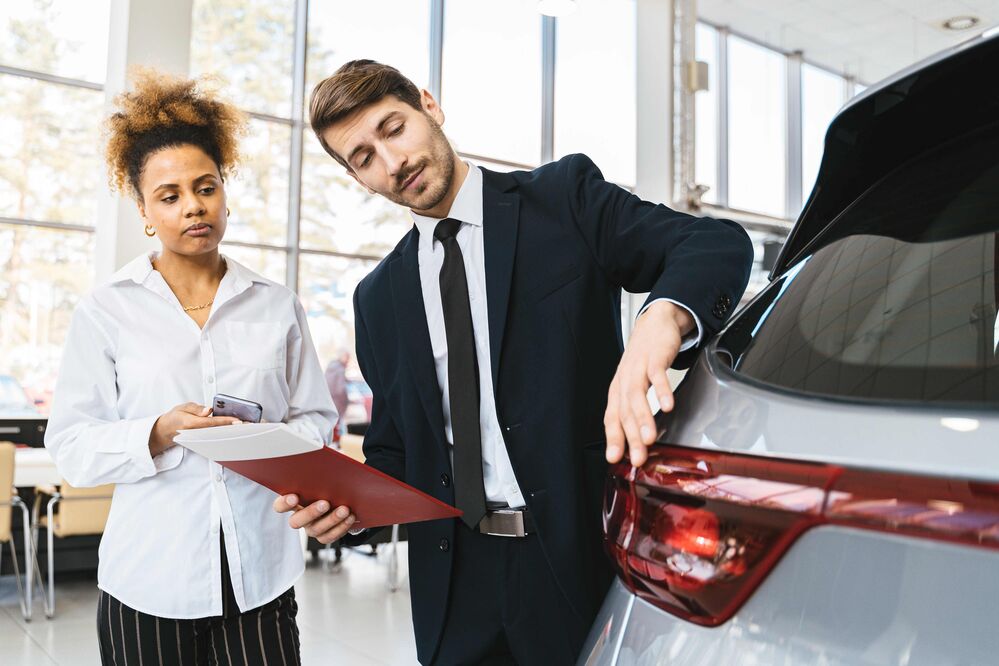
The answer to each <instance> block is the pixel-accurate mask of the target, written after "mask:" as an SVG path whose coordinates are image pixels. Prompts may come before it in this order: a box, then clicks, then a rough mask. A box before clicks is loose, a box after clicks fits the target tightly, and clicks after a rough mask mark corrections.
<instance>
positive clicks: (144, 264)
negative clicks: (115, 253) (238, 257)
mask: <svg viewBox="0 0 999 666" xmlns="http://www.w3.org/2000/svg"><path fill="white" fill-rule="evenodd" d="M157 255H158V253H157V252H150V253H148V254H143V255H140V256H138V257H136V258H135V259H133V260H132V261H130V262H128V263H127V264H125V265H124V266H122V268H121V269H120V270H119V271H118V272H117V273H115V274H114V275H113V276H112V278H111V284H120V283H122V282H128V281H129V280H131V281H132V282H134V283H136V284H145V283H146V280H148V279H149V276H150V275H152V273H153V259H155V258H156V256H157ZM222 258H223V259H225V265H226V271H225V273H226V274H225V275H224V276H223V277H222V281H223V282H231V283H232V291H233V293H237V294H238V293H239V292H242V291H244V290H246V289H249V288H250V286H251V285H252V284H253V283H254V282H260V283H266V282H267V281H266V280H265V279H264V278H262V277H260V276H259V275H257V274H256V273H254V272H253V271H251V270H249V269H247V268H246V267H245V266H243V265H242V264H240V263H238V262H236V261H234V260H232V259H230V258H229V257H227V256H225V255H224V254H223V255H222ZM219 287H220V288H221V287H222V285H221V284H220V285H219Z"/></svg>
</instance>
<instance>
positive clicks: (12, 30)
mask: <svg viewBox="0 0 999 666" xmlns="http://www.w3.org/2000/svg"><path fill="white" fill-rule="evenodd" d="M109 12H110V0H94V1H93V2H88V3H79V2H73V1H71V0H26V1H25V2H19V3H15V2H6V3H0V30H2V31H3V37H4V38H3V39H0V243H2V244H0V375H10V376H13V377H14V378H15V379H17V381H19V382H20V383H21V384H22V385H23V386H24V388H25V390H26V392H27V395H28V396H29V397H28V402H30V403H33V402H34V400H35V398H36V397H37V398H38V400H39V405H37V407H38V408H39V409H41V410H42V411H43V412H44V411H45V409H46V405H45V400H46V399H47V396H48V395H49V394H50V393H51V389H52V387H53V385H54V379H55V374H56V372H57V370H58V362H59V357H60V354H61V348H62V344H63V341H64V338H65V333H66V326H67V323H68V321H69V315H70V314H71V312H72V310H73V308H74V307H75V305H76V303H77V302H78V301H79V299H80V297H81V296H82V295H83V294H85V293H87V292H88V291H89V290H90V289H91V288H92V279H91V276H92V275H93V274H94V265H95V263H94V262H95V257H94V236H95V234H94V228H95V224H96V216H97V202H98V199H99V197H100V196H101V195H102V193H103V192H104V191H106V190H105V188H106V187H107V177H106V173H105V167H104V162H103V145H102V136H101V127H100V123H99V122H96V121H95V119H101V118H102V117H103V113H104V90H103V86H104V76H105V70H106V68H107V51H108V33H109V22H110V15H109ZM546 20H548V21H554V28H555V30H549V31H546V30H543V26H545V21H546ZM634 22H635V2H634V0H582V1H581V2H580V3H579V8H578V11H577V12H576V13H575V14H573V15H571V16H569V17H566V18H563V19H544V18H543V17H542V16H541V14H539V13H538V11H537V3H536V2H535V0H508V1H506V0H505V1H504V2H493V3H483V2H479V1H478V0H449V1H448V2H446V3H440V2H431V0H371V1H370V2H364V3H346V2H319V1H318V0H315V1H313V2H308V0H273V1H272V0H194V3H193V9H192V23H191V31H192V37H191V44H190V58H191V60H190V62H191V74H192V76H209V77H211V78H212V79H214V81H215V82H216V85H217V86H218V87H219V89H220V90H222V91H223V95H224V96H226V97H228V98H229V99H231V100H232V101H233V102H234V103H235V104H237V105H238V106H239V107H240V108H241V109H243V110H244V111H246V112H247V113H248V114H249V115H250V117H251V121H250V122H251V127H250V132H249V135H248V136H247V138H246V140H245V141H244V142H243V144H242V153H243V158H244V161H243V164H242V165H241V167H240V168H239V170H238V172H237V174H235V176H234V177H233V178H232V180H231V182H229V183H228V184H227V185H228V194H229V207H230V209H231V217H230V226H229V231H228V233H227V237H226V242H225V244H224V247H223V251H224V252H225V253H227V254H228V255H230V256H232V257H233V258H234V259H235V260H237V261H239V262H241V263H243V264H245V265H247V266H248V267H250V268H251V269H252V270H255V271H257V272H259V273H261V274H263V275H264V276H266V277H268V278H271V279H273V280H276V281H279V282H281V283H284V284H288V285H289V286H291V287H293V288H295V289H296V290H297V291H298V293H299V294H300V296H301V298H302V301H303V303H304V304H305V306H306V309H307V312H308V315H309V321H310V325H311V326H312V331H313V334H314V337H315V339H316V343H317V348H318V351H319V356H320V362H321V363H323V364H324V365H325V364H327V363H328V362H329V361H330V360H332V359H333V358H334V357H335V356H337V355H338V353H339V352H340V350H344V349H345V350H348V351H350V350H352V349H353V344H354V340H353V323H352V318H353V313H352V305H351V296H352V294H353V291H354V289H355V287H356V285H357V283H358V281H359V280H360V279H361V278H362V277H363V276H364V275H365V274H366V273H367V272H369V271H370V270H371V269H372V268H373V267H374V266H375V265H376V263H377V262H378V261H379V260H380V259H381V258H382V257H384V256H385V255H386V254H387V253H388V252H390V251H391V249H392V248H393V247H394V246H395V245H396V243H397V242H398V241H399V239H400V238H401V237H402V236H403V235H404V234H405V233H406V232H407V231H408V230H409V229H410V227H411V225H412V222H411V218H410V216H409V213H408V211H406V210H405V209H402V208H399V207H397V206H395V205H394V204H391V203H388V202H387V201H385V200H384V199H382V198H379V197H372V196H370V195H368V194H367V192H365V191H364V190H363V189H362V188H361V187H359V186H358V185H357V184H356V183H355V182H354V180H353V179H352V178H350V177H349V176H348V175H347V174H346V173H345V171H344V170H343V169H342V168H341V167H340V166H339V165H338V164H337V163H336V162H334V161H333V160H332V159H331V158H330V157H329V156H327V155H326V154H325V153H324V152H323V150H322V148H321V147H320V146H319V144H318V141H317V140H316V138H315V136H314V135H313V133H312V131H311V129H310V128H309V126H308V118H307V116H308V107H307V103H308V97H309V94H310V92H311V90H312V88H313V87H314V85H315V84H316V83H318V82H319V81H320V80H322V79H323V78H324V77H326V76H328V75H330V74H331V73H332V72H333V71H335V69H336V68H337V67H339V66H340V65H341V64H343V63H344V62H346V61H348V60H351V59H356V58H371V59H374V60H379V61H382V62H386V63H389V64H392V65H394V66H396V67H397V68H399V69H400V70H401V71H402V72H403V73H404V74H406V75H407V76H409V77H410V78H412V80H413V81H414V82H415V83H416V84H417V85H418V86H420V87H424V88H427V89H431V88H436V89H434V90H433V92H434V93H435V94H437V96H438V97H439V98H440V101H441V103H442V106H443V108H444V109H445V113H446V117H447V120H446V122H445V125H444V130H445V132H447V134H448V136H449V138H450V139H451V140H452V141H453V143H454V144H455V146H456V147H457V148H458V150H459V151H460V153H461V154H463V155H464V156H465V157H466V158H469V159H472V160H473V161H475V162H477V163H478V164H480V165H482V166H483V167H485V168H490V169H495V170H504V171H505V170H511V169H515V168H530V167H534V166H537V165H539V164H541V163H542V162H543V161H544V156H545V155H553V156H555V157H559V156H562V155H565V154H568V153H572V152H585V153H587V154H589V155H590V156H591V157H593V159H594V161H596V163H597V164H598V165H599V166H600V167H601V168H602V169H603V171H604V173H605V175H606V177H607V178H608V179H610V180H614V181H617V182H619V183H622V184H624V185H626V186H630V185H631V184H633V183H634V182H635V142H636V136H635V115H636V112H635V25H634ZM432 26H439V27H440V30H437V31H435V30H432ZM303 28H304V29H303ZM608 31H609V32H610V33H612V35H613V38H610V39H609V38H607V33H608ZM546 52H547V53H549V54H553V57H551V58H548V59H544V58H543V57H542V55H543V53H546ZM435 63H439V67H440V69H439V71H436V72H435V71H434V67H435ZM546 67H547V68H549V69H548V70H546V69H545V68H546ZM594 80H599V81H601V82H602V85H604V86H609V88H605V89H604V93H603V96H602V99H594V98H593V86H592V82H593V81H594ZM545 99H550V100H553V101H554V103H553V104H546V105H543V100H545ZM66 109H73V110H74V113H71V114H69V113H66ZM546 114H547V116H546ZM546 124H550V125H552V126H553V127H554V132H553V133H552V135H551V136H547V137H543V136H542V134H543V133H542V127H543V126H545V125H546ZM608 128H610V129H608ZM546 142H547V145H544V144H545V143H546ZM66 174H73V176H72V177H71V178H67V177H66ZM53 248H54V250H53ZM53 253H54V255H55V256H53ZM25 408H26V409H33V408H34V406H33V405H27V406H26V407H25Z"/></svg>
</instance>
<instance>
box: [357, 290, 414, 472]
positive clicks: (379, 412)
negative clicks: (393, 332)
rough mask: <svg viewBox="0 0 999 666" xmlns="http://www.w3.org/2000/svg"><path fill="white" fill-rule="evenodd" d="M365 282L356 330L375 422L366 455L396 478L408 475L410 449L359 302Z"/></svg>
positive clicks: (369, 431) (367, 439) (366, 437)
mask: <svg viewBox="0 0 999 666" xmlns="http://www.w3.org/2000/svg"><path fill="white" fill-rule="evenodd" d="M362 287H363V283H362V285H361V286H359V287H358V288H357V291H355V292H354V332H355V336H354V337H355V345H356V351H357V363H358V365H359V366H360V367H361V374H363V375H364V381H366V382H367V383H368V386H369V387H370V388H371V423H370V425H368V429H367V431H366V432H365V433H364V447H363V448H364V458H365V462H366V464H368V465H371V466H372V467H374V468H375V469H377V470H380V471H382V472H385V473H386V474H388V475H389V476H392V477H394V478H396V479H399V480H400V481H401V480H404V478H405V475H406V450H405V447H404V445H403V441H402V437H401V435H400V434H399V430H398V429H397V428H396V425H395V421H394V420H393V419H392V414H391V413H390V412H389V411H388V407H387V405H386V404H385V393H384V389H383V387H382V385H381V379H380V377H379V374H378V368H377V365H376V361H375V357H374V353H373V349H372V346H371V340H370V338H369V337H368V329H367V327H366V326H365V323H364V313H363V311H362V308H361V306H360V303H359V294H360V291H361V288H362Z"/></svg>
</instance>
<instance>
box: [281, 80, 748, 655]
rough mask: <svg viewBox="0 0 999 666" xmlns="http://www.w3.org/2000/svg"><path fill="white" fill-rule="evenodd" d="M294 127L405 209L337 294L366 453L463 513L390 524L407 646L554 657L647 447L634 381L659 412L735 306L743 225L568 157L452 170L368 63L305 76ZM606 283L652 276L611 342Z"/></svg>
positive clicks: (428, 112)
mask: <svg viewBox="0 0 999 666" xmlns="http://www.w3.org/2000/svg"><path fill="white" fill-rule="evenodd" d="M311 121H312V126H313V129H314V130H315V132H316V134H317V136H318V137H319V140H320V142H321V143H322V145H323V147H324V148H325V149H326V151H327V152H328V153H329V154H330V155H331V156H332V157H333V158H334V159H336V160H337V161H338V162H340V163H341V164H342V165H343V166H344V167H346V169H347V172H348V173H349V174H350V175H351V176H353V177H354V178H355V179H356V180H357V182H359V183H360V184H361V185H363V186H364V187H366V188H367V189H368V191H369V192H371V193H372V194H380V195H382V196H385V197H386V198H388V199H390V200H392V201H394V202H396V203H398V204H400V205H403V206H406V207H408V208H410V209H411V210H412V213H413V217H414V222H415V224H414V227H413V229H412V230H411V231H410V232H409V233H408V234H407V235H406V236H405V237H404V238H403V239H402V241H401V242H400V243H399V244H398V246H397V247H396V248H395V250H394V251H393V252H392V253H391V254H389V255H388V256H387V257H386V258H385V259H384V260H383V261H382V262H381V263H380V264H379V265H378V267H377V268H375V269H374V270H373V271H372V272H371V273H370V274H369V275H368V276H367V277H365V278H364V280H362V281H361V284H360V285H359V286H358V288H357V291H356V293H355V295H354V308H355V326H356V333H357V340H356V345H357V358H358V362H359V363H360V366H361V370H362V371H363V373H364V377H365V379H366V380H367V382H368V384H369V385H370V386H371V389H372V392H373V394H374V397H373V400H374V405H373V412H372V421H371V426H370V427H369V429H368V431H367V434H366V436H365V439H364V453H365V456H366V457H367V462H368V464H370V465H372V466H374V467H376V468H378V469H380V470H382V471H384V472H386V473H388V474H391V475H392V476H394V477H396V478H398V479H402V480H403V481H405V482H406V483H409V484H411V485H413V486H415V487H417V488H419V489H420V490H422V491H424V492H426V493H428V494H430V495H433V496H434V497H437V498H438V499H440V500H442V501H444V502H447V503H452V504H454V505H455V506H457V507H458V508H459V509H461V510H462V511H463V512H464V513H463V516H462V518H461V519H452V520H439V521H431V522H426V523H419V524H413V525H411V526H410V527H409V539H410V548H409V553H410V584H411V589H412V601H413V624H414V626H415V632H416V645H417V652H418V655H419V658H420V661H421V662H422V663H425V664H429V663H440V664H465V663H512V662H516V663H521V664H569V663H572V662H573V660H574V659H575V658H576V656H577V653H578V651H579V649H580V647H581V645H582V643H583V641H584V639H585V637H586V634H587V631H588V629H589V627H590V624H591V623H592V621H593V619H594V617H595V615H596V612H597V610H598V609H599V606H600V603H601V601H602V599H603V596H604V594H605V593H606V591H607V587H608V584H609V582H610V580H611V572H610V568H609V565H608V563H607V561H606V559H605V556H604V554H603V552H602V544H601V539H602V536H601V524H600V523H601V517H600V516H601V509H600V507H601V499H602V490H603V485H604V477H605V474H606V468H607V461H608V460H609V461H611V462H615V461H617V460H620V459H621V457H622V455H623V454H624V450H625V446H626V445H627V447H628V449H629V452H630V458H631V462H632V463H633V464H636V465H640V464H642V463H643V462H644V460H645V457H646V447H647V446H649V445H650V444H652V443H653V442H654V441H655V438H656V435H657V433H656V432H655V422H654V420H653V415H652V412H651V410H650V408H649V403H648V400H647V398H646V394H647V392H648V390H649V388H650V386H652V387H654V388H655V393H656V395H657V396H658V399H659V402H660V405H661V408H662V409H663V410H665V411H668V410H670V409H672V406H673V402H672V401H673V397H672V392H671V389H670V386H669V383H668V381H667V378H666V369H667V368H668V367H670V366H671V365H674V366H677V367H685V366H687V365H689V364H690V363H691V362H692V360H693V358H694V355H695V354H697V351H698V346H699V344H700V342H701V341H704V340H707V339H708V338H709V337H710V336H711V335H712V334H713V333H714V332H715V331H717V330H718V328H719V327H720V326H721V324H722V322H723V321H724V319H725V318H726V316H727V315H728V313H729V312H730V309H731V308H732V306H733V305H734V304H736V303H738V301H739V298H740V297H741V295H742V293H743V290H744V289H745V287H746V283H747V281H748V277H749V269H750V264H751V260H752V248H751V245H750V242H749V239H748V237H747V235H746V233H745V232H744V231H743V230H742V229H741V228H740V227H739V226H738V225H736V224H734V223H732V222H726V221H718V220H710V219H697V218H694V217H691V216H689V215H685V214H682V213H678V212H675V211H672V210H670V209H669V208H666V207H665V206H661V205H655V204H652V203H648V202H645V201H642V200H641V199H639V198H638V197H636V196H634V195H633V194H631V193H629V192H628V191H626V190H624V189H622V188H620V187H618V186H616V185H613V184H611V183H608V182H606V181H605V180H604V179H603V177H602V176H601V174H600V171H599V170H598V169H597V167H596V166H595V165H594V164H593V162H591V161H590V159H589V158H587V157H586V156H585V155H570V156H568V157H565V158H563V159H561V160H559V161H557V162H554V163H551V164H547V165H545V166H542V167H539V168H537V169H535V170H533V171H530V172H523V171H520V172H513V173H496V172H492V171H489V170H486V169H481V168H479V167H476V166H474V165H470V164H467V163H465V162H463V161H462V160H461V159H460V158H459V157H458V156H457V155H456V154H455V152H454V150H453V149H452V147H451V145H450V144H449V143H448V141H447V139H446V137H445V136H444V133H443V131H442V130H441V125H442V123H443V122H444V114H443V112H442V111H441V109H440V107H439V106H438V105H437V103H436V101H435V100H434V99H433V97H432V96H431V95H430V94H429V93H428V92H426V91H422V92H421V91H419V90H418V89H417V88H416V87H415V86H413V84H412V83H411V82H410V81H409V80H408V79H406V78H405V77H403V76H402V75H401V74H399V72H398V71H396V70H395V69H393V68H391V67H387V66H384V65H380V64H377V63H373V62H371V61H354V62H351V63H348V64H346V65H344V66H343V67H342V68H341V69H340V70H338V71H337V72H336V73H335V74H334V75H333V76H332V77H330V78H329V79H326V80H325V81H323V82H322V83H320V84H319V85H318V86H317V87H316V89H315V91H314V92H313V96H312V101H311ZM622 288H623V289H625V290H627V291H630V292H646V291H648V292H651V295H650V296H649V301H648V304H647V306H646V308H645V309H644V310H643V312H642V313H641V314H640V315H639V317H638V319H637V321H636V323H635V326H634V331H633V333H632V335H631V338H630V340H629V342H628V345H627V347H626V348H625V347H624V345H623V341H622V333H621V308H620V303H621V300H620V299H621V289H622ZM297 503H298V500H297V498H296V497H294V496H287V497H283V498H278V500H277V501H276V502H275V508H276V509H277V510H279V511H290V510H295V513H294V514H293V515H292V517H291V519H290V522H291V524H292V526H294V527H301V526H305V527H306V529H307V531H308V533H309V534H310V535H312V536H315V537H317V538H319V540H320V541H323V542H329V541H332V540H335V539H338V538H340V537H342V536H344V535H345V534H346V532H347V531H348V530H349V529H350V526H351V525H352V523H353V516H350V515H349V510H348V509H347V508H346V507H338V508H337V509H336V510H335V511H330V509H331V508H332V507H330V506H329V503H328V502H317V503H315V504H313V505H310V506H309V507H305V508H300V507H297ZM348 538H351V537H348ZM354 538H356V537H354Z"/></svg>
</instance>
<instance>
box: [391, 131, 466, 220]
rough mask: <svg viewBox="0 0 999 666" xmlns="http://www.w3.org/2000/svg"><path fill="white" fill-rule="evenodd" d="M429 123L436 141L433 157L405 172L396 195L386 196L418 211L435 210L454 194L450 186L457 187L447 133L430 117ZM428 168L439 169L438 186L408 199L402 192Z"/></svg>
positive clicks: (433, 184) (432, 184)
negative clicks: (419, 172) (421, 170)
mask: <svg viewBox="0 0 999 666" xmlns="http://www.w3.org/2000/svg"><path fill="white" fill-rule="evenodd" d="M427 122H428V123H430V130H431V135H432V139H433V140H432V143H431V147H430V156H429V157H425V158H423V159H421V160H420V161H419V162H417V163H416V164H414V165H413V166H411V167H410V168H408V169H406V171H404V172H402V173H400V174H399V175H397V176H396V188H395V191H394V192H390V193H385V194H384V196H385V198H386V199H388V200H390V201H392V202H394V203H397V204H399V205H400V206H406V207H407V208H411V209H413V210H415V211H421V210H430V209H431V208H435V207H436V206H437V205H438V204H440V202H441V201H443V200H444V199H445V197H447V194H448V192H450V191H451V185H452V184H453V183H454V171H455V165H454V151H452V150H451V144H450V143H448V140H447V137H446V136H444V130H442V129H441V126H440V125H438V124H437V123H436V122H434V120H433V119H432V118H430V117H427ZM429 167H436V168H438V169H440V170H441V174H440V178H439V179H438V180H437V181H436V182H428V183H424V184H423V185H422V188H423V189H422V190H420V191H417V192H414V193H413V194H411V195H409V196H407V195H406V193H404V192H403V189H402V188H403V186H404V185H405V183H406V181H407V180H409V179H410V178H411V177H412V175H413V174H414V173H417V172H418V171H420V169H423V170H424V172H426V170H427V169H428V168H429ZM427 175H430V174H427Z"/></svg>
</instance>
